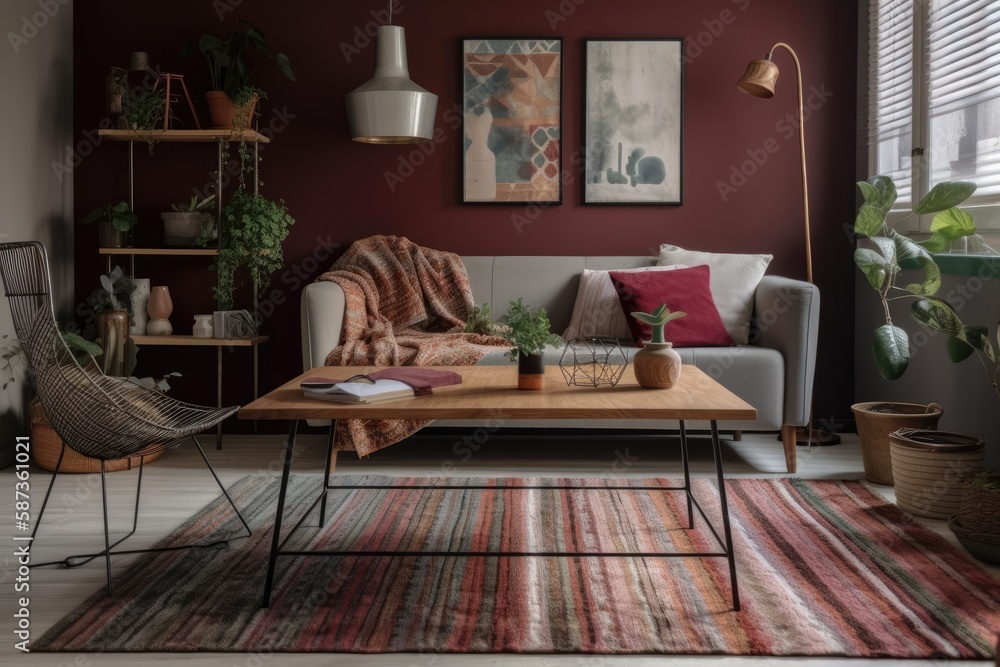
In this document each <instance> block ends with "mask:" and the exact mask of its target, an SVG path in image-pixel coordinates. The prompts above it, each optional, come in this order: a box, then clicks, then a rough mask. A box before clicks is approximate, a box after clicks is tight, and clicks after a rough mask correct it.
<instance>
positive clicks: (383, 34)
mask: <svg viewBox="0 0 1000 667" xmlns="http://www.w3.org/2000/svg"><path fill="white" fill-rule="evenodd" d="M345 101H346V103H347V121H348V123H349V125H350V127H351V138H352V139H353V140H354V141H357V142H361V143H366V144H415V143H420V142H424V141H427V140H429V139H430V138H431V135H433V134H434V115H435V113H436V112H437V101H438V98H437V95H435V94H434V93H429V92H427V91H426V90H424V89H423V88H421V87H420V86H418V85H417V84H415V83H413V81H411V80H410V73H409V69H408V67H407V64H406V36H405V34H404V33H403V29H402V28H401V27H399V26H394V25H384V26H380V27H379V29H378V33H377V34H376V36H375V76H374V77H373V78H372V79H371V80H369V81H368V82H367V83H365V84H364V85H362V86H360V87H359V88H357V89H355V90H353V91H351V92H350V93H348V94H347V95H346V98H345Z"/></svg>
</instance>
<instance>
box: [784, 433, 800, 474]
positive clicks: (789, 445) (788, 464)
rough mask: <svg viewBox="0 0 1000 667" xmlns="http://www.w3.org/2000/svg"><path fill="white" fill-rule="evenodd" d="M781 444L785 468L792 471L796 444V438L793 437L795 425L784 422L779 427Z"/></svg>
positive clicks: (794, 465) (794, 466) (794, 462)
mask: <svg viewBox="0 0 1000 667" xmlns="http://www.w3.org/2000/svg"><path fill="white" fill-rule="evenodd" d="M781 444H782V445H784V447H785V468H786V469H787V470H788V472H790V473H793V472H795V469H796V461H795V455H796V452H797V450H796V446H797V444H798V439H797V438H796V437H795V427H794V426H790V425H789V424H784V425H782V427H781Z"/></svg>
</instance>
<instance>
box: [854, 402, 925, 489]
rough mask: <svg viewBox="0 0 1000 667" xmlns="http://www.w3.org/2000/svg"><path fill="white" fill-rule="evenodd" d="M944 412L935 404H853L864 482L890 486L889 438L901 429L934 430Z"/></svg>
mask: <svg viewBox="0 0 1000 667" xmlns="http://www.w3.org/2000/svg"><path fill="white" fill-rule="evenodd" d="M943 411H944V410H943V408H942V407H941V406H940V405H938V404H937V403H931V404H930V405H923V404H920V403H890V402H885V401H881V402H874V403H855V404H854V405H852V406H851V412H853V413H854V418H855V420H856V421H857V425H858V437H859V438H860V439H861V458H862V459H863V461H864V464H865V479H867V480H868V481H869V482H874V483H875V484H888V485H889V486H892V483H893V481H892V456H891V454H890V453H889V434H890V433H892V432H893V431H898V430H899V429H901V428H924V429H933V428H937V423H938V419H940V418H941V415H942V413H943Z"/></svg>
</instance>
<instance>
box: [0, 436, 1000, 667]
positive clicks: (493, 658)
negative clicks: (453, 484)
mask: <svg viewBox="0 0 1000 667" xmlns="http://www.w3.org/2000/svg"><path fill="white" fill-rule="evenodd" d="M480 439H481V438H480ZM212 440H213V439H212V438H205V444H206V446H209V445H210V444H211V441H212ZM282 441H283V438H281V437H279V436H232V437H229V438H227V440H226V442H225V446H224V449H223V450H222V451H215V450H214V449H212V450H209V451H208V454H209V457H210V459H211V460H212V463H213V465H214V466H215V467H216V470H217V471H218V473H219V475H220V477H221V479H222V481H223V483H224V484H226V485H227V486H228V485H231V484H232V483H234V482H236V481H237V480H239V479H240V478H242V477H244V476H246V475H251V474H279V473H280V462H281V458H280V456H281V442H282ZM299 442H300V446H298V447H297V452H298V454H299V455H298V456H297V457H296V460H295V463H294V466H293V471H295V472H313V473H318V472H321V470H322V466H323V456H324V451H325V450H324V446H323V440H322V438H321V437H320V436H304V437H301V438H300V441H299ZM673 442H674V441H673V440H667V441H666V442H664V441H662V440H660V439H657V438H638V439H623V438H618V437H615V436H606V435H599V436H591V437H581V438H574V439H567V438H556V437H550V436H540V437H536V436H527V437H519V438H511V437H505V436H501V435H492V436H491V437H489V438H488V439H487V441H486V442H485V444H483V445H482V446H481V447H479V448H478V449H477V450H475V451H473V449H472V448H470V447H469V443H463V442H462V440H461V437H460V436H459V435H451V434H449V435H437V436H427V437H420V438H415V439H413V440H411V441H409V442H407V443H404V444H401V445H397V446H395V447H392V448H390V449H388V450H384V451H382V452H379V453H377V454H376V455H374V456H372V457H370V458H369V459H367V460H358V459H357V458H356V457H354V456H352V455H341V457H340V460H339V461H338V466H337V470H338V472H341V473H371V474H389V475H395V474H399V475H428V476H434V475H440V474H441V470H442V464H444V463H445V462H446V461H449V462H451V463H452V464H454V466H455V468H454V471H453V472H452V473H451V474H453V475H459V476H463V475H469V476H477V475H484V476H489V475H494V476H512V477H513V476H521V477H525V476H570V477H571V476H604V475H615V474H621V475H627V476H636V477H649V476H665V477H669V476H672V475H675V474H677V473H678V471H679V456H678V454H677V450H676V447H675V446H673ZM693 445H694V446H693V447H692V471H693V473H694V474H696V475H698V476H713V475H714V469H713V466H712V459H711V451H710V449H709V448H708V446H707V445H708V443H707V440H698V439H695V440H693ZM472 447H476V445H475V443H474V442H473V443H472ZM723 449H724V458H725V463H726V474H727V476H729V477H774V476H783V475H784V456H783V453H782V448H781V443H780V442H778V441H776V440H775V436H773V435H754V434H747V435H745V439H744V441H743V442H739V443H734V442H731V441H729V440H728V439H727V438H725V437H724V439H723ZM798 455H799V471H798V473H797V475H796V476H798V477H803V478H809V479H857V478H860V477H862V476H863V470H862V465H861V455H860V451H859V448H858V445H857V444H856V440H854V439H853V437H852V436H847V437H846V438H845V443H844V444H841V445H837V446H834V447H815V448H813V449H812V451H806V448H804V447H800V448H799V452H798ZM467 457H468V459H467V460H466V458H467ZM624 461H627V462H628V463H627V464H626V463H623V462H624ZM446 467H447V466H446ZM623 469H624V472H621V471H622V470H623ZM0 479H2V480H3V488H4V489H7V491H6V492H5V493H4V495H3V498H2V502H0V508H2V511H3V517H4V518H3V520H2V523H0V525H2V526H3V528H4V534H5V535H6V536H7V537H6V541H7V546H6V547H3V548H2V549H0V611H2V613H0V619H2V620H0V633H2V636H3V640H2V643H0V660H2V661H3V664H7V665H9V664H25V665H27V664H31V665H45V666H48V665H52V666H56V665H58V666H64V665H65V666H67V667H69V666H71V665H72V666H74V667H93V666H98V667H100V666H103V665H147V664H164V663H177V664H183V665H186V666H191V667H200V666H206V667H207V666H210V665H211V666H221V665H225V666H234V665H235V666H240V667H259V666H267V665H275V666H278V665H280V666H281V667H285V666H286V665H288V666H291V667H297V666H299V665H302V666H304V665H352V666H353V665H360V666H364V667H367V666H376V665H380V666H381V665H384V666H400V667H402V666H413V667H431V666H438V665H440V666H446V667H451V666H456V667H457V666H466V665H469V666H472V667H474V666H476V665H518V666H521V665H524V666H529V665H530V666H535V665H537V666H539V667H544V666H559V667H563V666H569V665H601V666H607V667H617V666H619V665H620V666H625V665H667V664H670V665H680V666H682V667H685V666H693V665H738V666H740V667H743V666H748V667H749V666H763V665H789V666H790V665H805V666H808V667H820V666H823V667H826V666H833V665H837V666H839V665H844V666H846V665H850V666H851V667H869V666H871V667H874V666H875V665H876V664H877V665H878V667H888V666H891V665H907V666H913V667H917V666H920V667H930V666H931V665H934V666H939V665H941V664H943V663H942V662H941V661H898V660H879V661H874V660H871V661H868V660H830V659H805V658H733V657H675V656H666V657H664V656H622V657H615V656H582V655H573V656H539V655H529V656H516V655H429V656H428V655H420V654H384V655H372V656H362V655H338V654H322V655H317V654H309V655H302V654H279V655H252V654H209V653H202V654H153V653H143V654H135V653H132V654H107V655H101V654H79V655H76V654H71V653H62V654H38V653H32V654H30V655H25V654H22V653H20V652H18V651H16V650H15V649H14V647H13V643H14V641H13V639H12V638H13V634H12V633H13V622H12V610H13V609H14V601H13V600H14V590H13V584H14V577H15V576H16V572H15V570H16V563H15V560H14V556H13V555H12V552H13V546H12V545H13V544H14V542H13V541H11V540H10V536H12V535H13V533H14V531H13V529H12V528H13V526H12V521H13V512H14V506H13V502H14V498H13V496H14V494H13V487H14V477H13V469H11V468H8V469H6V470H3V471H0ZM47 483H48V475H47V474H46V473H44V472H43V471H40V470H33V471H32V476H31V495H32V504H33V506H34V507H36V508H37V507H39V506H40V503H41V499H42V497H43V495H44V491H45V486H46V485H47ZM134 484H135V473H134V472H131V473H130V472H124V473H114V474H111V475H109V497H110V500H111V505H112V507H113V509H112V511H111V522H112V526H113V530H114V527H118V528H126V527H127V526H128V525H130V522H131V511H132V510H131V508H132V499H133V497H134V492H135V486H134ZM879 489H880V491H882V493H883V494H884V495H886V496H887V497H888V498H890V499H892V498H893V492H892V488H890V487H879ZM100 493H101V488H100V476H99V475H65V476H61V477H60V478H59V480H58V481H57V483H56V487H55V491H54V492H53V498H52V500H50V503H49V508H48V509H47V510H46V517H45V521H44V522H43V525H42V528H41V531H40V534H39V542H38V544H37V546H36V547H35V551H33V554H32V556H33V558H37V559H50V558H54V557H59V556H64V555H66V554H67V553H69V552H70V550H80V549H93V550H94V551H97V550H99V549H100V548H101V546H102V545H103V539H102V537H101V496H100ZM218 495H219V494H218V488H217V487H216V486H215V483H214V482H213V480H212V478H211V475H210V474H209V473H208V471H207V470H206V469H205V466H204V464H203V463H202V461H201V458H200V457H199V455H198V453H197V450H196V449H195V448H194V447H192V446H190V445H183V446H182V447H180V448H179V449H176V450H170V451H168V452H166V453H165V454H164V455H163V456H162V457H161V458H160V459H159V460H157V461H155V462H154V463H152V464H150V465H149V467H148V468H147V469H146V472H145V475H144V478H143V497H142V504H141V514H140V523H139V531H138V532H137V534H136V535H135V536H133V537H132V538H131V539H130V542H129V543H130V544H132V545H134V546H133V548H140V547H141V546H145V545H150V544H152V543H153V542H155V541H157V540H158V539H160V538H161V537H163V536H164V535H166V534H167V533H169V532H170V531H172V530H173V529H175V528H176V527H178V526H179V525H180V524H182V523H183V522H184V521H185V520H186V519H187V518H188V517H190V516H191V515H192V514H194V513H195V512H196V511H197V510H198V509H200V508H201V507H203V506H204V505H205V504H206V503H208V502H211V501H212V500H213V499H214V498H215V497H217V496H218ZM924 523H925V524H926V525H928V526H930V527H931V528H932V529H934V530H936V531H938V532H940V533H941V534H943V535H945V536H946V537H947V538H949V539H950V540H952V541H954V539H953V536H952V535H951V533H950V531H948V530H947V527H946V525H945V523H944V522H943V521H931V520H926V521H925V522H924ZM117 532H119V534H121V532H122V531H117ZM127 561H128V558H127V557H124V556H123V557H119V558H117V559H116V560H115V561H114V566H115V568H116V570H119V571H120V570H121V569H123V568H124V567H125V565H127ZM102 563H103V561H94V562H92V563H90V564H88V565H86V566H84V567H82V568H78V569H75V570H65V569H62V568H52V567H50V568H42V569H35V570H32V572H31V593H30V597H31V605H30V612H31V632H32V637H34V638H37V637H40V636H41V635H42V634H43V633H44V632H45V630H47V629H48V628H49V627H51V626H52V624H54V623H55V622H56V621H57V620H59V619H60V618H62V617H63V616H65V615H66V614H68V613H69V612H70V611H72V610H73V609H74V608H75V607H76V606H77V605H79V604H80V603H81V602H82V601H83V600H84V599H85V598H86V597H87V596H89V595H90V594H92V593H93V592H94V591H96V590H97V589H98V588H99V587H100V586H102V585H103V584H104V568H103V564H102ZM991 571H992V572H993V573H994V574H995V575H998V576H1000V568H996V567H994V568H991ZM964 664H970V665H988V664H992V663H987V662H978V663H976V662H971V663H964Z"/></svg>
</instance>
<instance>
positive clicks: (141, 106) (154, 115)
mask: <svg viewBox="0 0 1000 667" xmlns="http://www.w3.org/2000/svg"><path fill="white" fill-rule="evenodd" d="M124 106H125V122H126V124H127V125H128V128H129V129H130V130H155V129H157V128H161V127H163V114H164V113H165V112H166V110H167V94H166V91H165V90H163V89H160V90H148V89H146V88H138V89H137V90H136V91H135V92H134V94H132V95H131V96H129V97H128V98H127V99H126V101H125V104H124ZM150 149H152V142H151V143H150Z"/></svg>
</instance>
